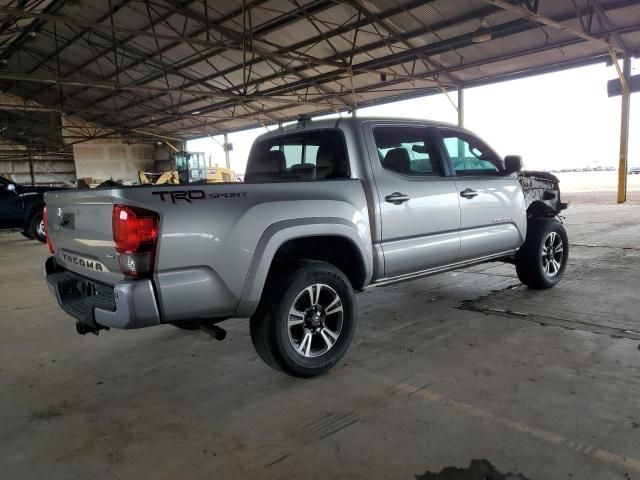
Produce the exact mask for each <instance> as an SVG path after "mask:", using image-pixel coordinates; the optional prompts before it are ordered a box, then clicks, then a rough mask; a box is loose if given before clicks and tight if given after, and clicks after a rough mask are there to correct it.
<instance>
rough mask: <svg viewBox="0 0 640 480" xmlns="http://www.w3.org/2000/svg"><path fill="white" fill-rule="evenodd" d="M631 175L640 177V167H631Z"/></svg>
mask: <svg viewBox="0 0 640 480" xmlns="http://www.w3.org/2000/svg"><path fill="white" fill-rule="evenodd" d="M629 175H640V166H638V167H631V168H630V169H629Z"/></svg>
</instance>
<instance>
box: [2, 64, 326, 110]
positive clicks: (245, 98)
mask: <svg viewBox="0 0 640 480" xmlns="http://www.w3.org/2000/svg"><path fill="white" fill-rule="evenodd" d="M0 80H15V81H19V82H32V83H46V84H51V85H64V86H69V87H88V88H99V89H103V90H112V91H128V92H137V93H161V94H171V93H175V94H184V95H190V96H194V97H198V98H226V99H230V100H233V101H234V102H238V103H243V102H253V101H261V102H268V103H278V104H282V105H290V106H295V105H299V104H313V105H316V104H317V102H311V101H305V100H304V99H302V98H301V95H291V94H282V95H277V96H275V95H274V96H266V95H254V94H251V95H238V94H234V93H228V92H217V91H216V92H212V91H204V90H189V89H183V88H165V87H154V86H151V85H130V84H121V83H115V82H98V81H94V82H89V81H82V80H67V79H65V78H57V77H42V76H35V75H26V74H21V73H10V72H2V71H0ZM286 96H290V97H293V98H291V99H286V98H280V97H286Z"/></svg>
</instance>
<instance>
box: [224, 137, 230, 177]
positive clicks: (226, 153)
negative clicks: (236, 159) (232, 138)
mask: <svg viewBox="0 0 640 480" xmlns="http://www.w3.org/2000/svg"><path fill="white" fill-rule="evenodd" d="M224 160H225V162H226V164H227V168H231V160H230V159H229V136H228V135H227V133H226V132H225V134H224Z"/></svg>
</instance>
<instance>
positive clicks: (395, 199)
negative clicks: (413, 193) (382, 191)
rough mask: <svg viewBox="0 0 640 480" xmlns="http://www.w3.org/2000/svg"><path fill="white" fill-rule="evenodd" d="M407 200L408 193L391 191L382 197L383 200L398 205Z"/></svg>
mask: <svg viewBox="0 0 640 480" xmlns="http://www.w3.org/2000/svg"><path fill="white" fill-rule="evenodd" d="M409 200H411V197H410V196H409V195H405V194H404V193H400V192H393V193H392V194H391V195H387V196H386V197H384V201H385V202H389V203H393V204H394V205H400V204H402V203H404V202H408V201H409Z"/></svg>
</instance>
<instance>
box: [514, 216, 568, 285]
mask: <svg viewBox="0 0 640 480" xmlns="http://www.w3.org/2000/svg"><path fill="white" fill-rule="evenodd" d="M568 259H569V240H568V238H567V232H566V230H565V229H564V225H562V223H561V222H560V221H559V220H557V219H555V218H532V219H530V220H529V223H528V226H527V239H526V241H525V243H524V245H523V246H522V247H521V248H520V250H519V251H518V253H517V254H516V272H517V273H518V278H519V279H520V281H521V282H522V283H524V284H525V285H526V286H528V287H529V288H532V289H544V288H551V287H553V286H555V285H556V284H557V283H558V282H559V281H560V280H561V278H562V275H563V274H564V270H565V268H566V266H567V261H568Z"/></svg>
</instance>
